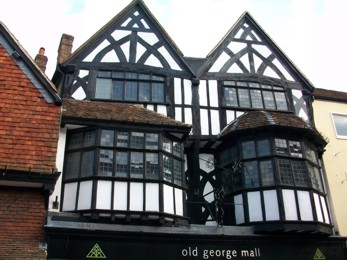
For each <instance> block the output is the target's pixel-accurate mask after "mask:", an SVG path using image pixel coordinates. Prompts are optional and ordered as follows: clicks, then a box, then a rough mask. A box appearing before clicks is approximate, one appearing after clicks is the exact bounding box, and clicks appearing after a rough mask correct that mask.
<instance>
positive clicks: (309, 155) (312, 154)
mask: <svg viewBox="0 0 347 260" xmlns="http://www.w3.org/2000/svg"><path fill="white" fill-rule="evenodd" d="M305 155H306V158H307V159H309V160H310V161H311V162H314V163H317V162H318V161H317V155H316V152H315V151H314V150H312V149H311V148H310V147H309V146H307V145H306V147H305Z"/></svg>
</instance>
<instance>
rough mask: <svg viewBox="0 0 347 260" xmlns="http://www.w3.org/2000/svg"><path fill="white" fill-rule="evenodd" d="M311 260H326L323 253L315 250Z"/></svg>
mask: <svg viewBox="0 0 347 260" xmlns="http://www.w3.org/2000/svg"><path fill="white" fill-rule="evenodd" d="M313 260H326V258H325V256H324V255H323V253H322V252H321V251H320V250H319V248H317V250H316V253H315V254H314V257H313Z"/></svg>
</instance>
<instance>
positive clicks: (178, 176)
mask: <svg viewBox="0 0 347 260" xmlns="http://www.w3.org/2000/svg"><path fill="white" fill-rule="evenodd" d="M173 169H174V182H175V184H178V185H181V184H182V163H181V162H180V161H178V160H175V159H174V160H173Z"/></svg>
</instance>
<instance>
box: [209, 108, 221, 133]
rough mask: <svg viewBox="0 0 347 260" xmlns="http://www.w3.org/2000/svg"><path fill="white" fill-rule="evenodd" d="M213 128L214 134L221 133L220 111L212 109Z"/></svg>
mask: <svg viewBox="0 0 347 260" xmlns="http://www.w3.org/2000/svg"><path fill="white" fill-rule="evenodd" d="M210 111H211V127H212V134H213V135H218V134H219V133H220V122H219V111H218V110H213V109H211V110H210Z"/></svg>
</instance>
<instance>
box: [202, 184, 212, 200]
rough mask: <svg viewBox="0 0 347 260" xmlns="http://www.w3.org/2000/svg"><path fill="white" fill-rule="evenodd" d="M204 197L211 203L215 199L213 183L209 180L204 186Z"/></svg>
mask: <svg viewBox="0 0 347 260" xmlns="http://www.w3.org/2000/svg"><path fill="white" fill-rule="evenodd" d="M203 194H204V195H205V196H204V199H205V200H206V201H207V202H208V203H211V202H212V201H214V193H213V186H212V185H211V183H210V182H209V181H208V182H207V183H206V185H205V187H204V191H203Z"/></svg>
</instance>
